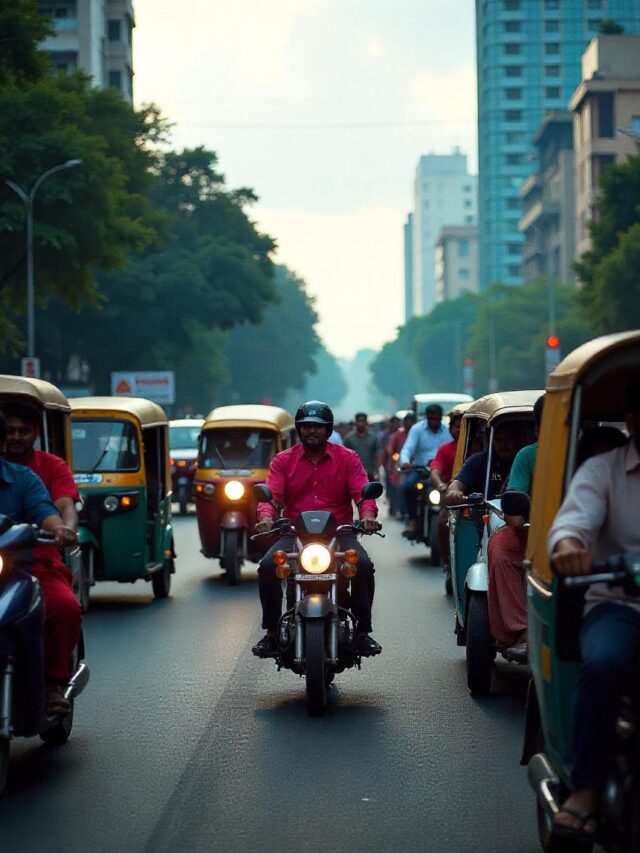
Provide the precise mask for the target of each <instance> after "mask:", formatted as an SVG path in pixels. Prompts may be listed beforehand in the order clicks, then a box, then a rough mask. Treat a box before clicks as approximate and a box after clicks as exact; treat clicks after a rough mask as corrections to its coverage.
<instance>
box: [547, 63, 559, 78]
mask: <svg viewBox="0 0 640 853" xmlns="http://www.w3.org/2000/svg"><path fill="white" fill-rule="evenodd" d="M544 76H545V77H559V76H560V66H559V65H545V66H544Z"/></svg>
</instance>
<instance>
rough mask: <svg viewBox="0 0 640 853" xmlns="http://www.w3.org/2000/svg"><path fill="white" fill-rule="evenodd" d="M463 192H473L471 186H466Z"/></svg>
mask: <svg viewBox="0 0 640 853" xmlns="http://www.w3.org/2000/svg"><path fill="white" fill-rule="evenodd" d="M462 190H463V192H465V193H470V192H471V184H465V185H464V186H463V188H462Z"/></svg>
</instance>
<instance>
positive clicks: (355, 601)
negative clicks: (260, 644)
mask: <svg viewBox="0 0 640 853" xmlns="http://www.w3.org/2000/svg"><path fill="white" fill-rule="evenodd" d="M338 542H339V545H340V550H341V551H346V550H347V549H349V548H353V549H355V550H356V551H357V552H358V554H359V555H360V559H359V560H358V573H357V574H356V576H355V578H354V579H353V580H352V581H351V610H352V612H353V615H354V616H355V617H356V620H357V622H358V631H359V632H360V633H363V632H364V633H367V634H368V633H369V631H371V607H372V605H373V594H374V590H375V581H374V571H375V570H374V568H373V563H372V562H371V560H370V558H369V555H368V554H367V552H366V551H365V550H364V548H363V547H362V545H361V544H360V543H359V542H358V539H357V537H356V536H355V535H354V534H353V533H343V534H342V535H340V536H339V537H338ZM293 546H294V540H293V539H292V538H291V537H290V536H285V537H283V538H282V539H279V540H278V541H277V542H276V543H275V545H272V546H271V548H269V550H268V551H267V553H266V554H265V555H264V557H263V558H262V559H261V560H260V564H259V566H258V592H259V593H260V603H261V604H262V627H263V628H265V629H266V630H268V631H272V630H275V629H276V628H277V626H278V619H279V618H280V615H281V613H282V585H281V581H280V580H279V579H278V578H277V577H276V566H275V563H274V562H273V554H274V552H275V551H279V550H280V549H282V550H283V551H287V552H290V551H291V550H292V548H293Z"/></svg>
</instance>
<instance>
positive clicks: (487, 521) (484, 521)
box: [482, 515, 489, 524]
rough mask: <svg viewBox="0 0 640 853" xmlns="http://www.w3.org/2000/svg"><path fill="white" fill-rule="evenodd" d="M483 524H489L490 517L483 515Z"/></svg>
mask: <svg viewBox="0 0 640 853" xmlns="http://www.w3.org/2000/svg"><path fill="white" fill-rule="evenodd" d="M482 522H483V524H489V516H488V515H483V516H482Z"/></svg>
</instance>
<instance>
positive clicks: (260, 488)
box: [253, 483, 273, 503]
mask: <svg viewBox="0 0 640 853" xmlns="http://www.w3.org/2000/svg"><path fill="white" fill-rule="evenodd" d="M253 496H254V498H255V499H256V500H257V501H264V502H265V503H271V502H272V500H273V496H272V494H271V489H270V488H269V486H267V484H266V483H256V484H255V486H254V487H253Z"/></svg>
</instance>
